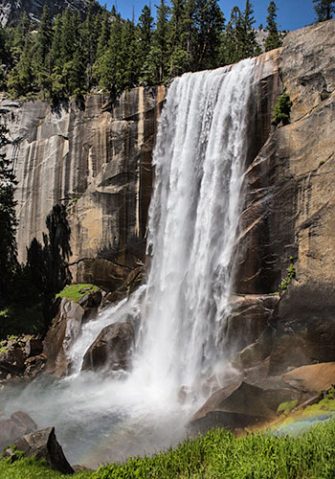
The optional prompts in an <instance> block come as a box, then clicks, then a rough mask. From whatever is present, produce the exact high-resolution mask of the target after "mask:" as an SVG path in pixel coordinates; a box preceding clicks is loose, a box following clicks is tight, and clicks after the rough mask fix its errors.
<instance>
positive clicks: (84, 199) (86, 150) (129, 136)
mask: <svg viewBox="0 0 335 479" xmlns="http://www.w3.org/2000/svg"><path fill="white" fill-rule="evenodd" d="M164 92H165V90H164V88H163V87H159V88H157V89H151V88H150V89H144V88H137V89H134V90H132V91H129V92H126V93H124V94H123V95H122V97H121V98H120V101H119V102H118V104H117V105H116V106H115V107H113V108H112V107H111V105H110V102H109V100H108V98H107V97H104V96H103V95H92V96H89V97H87V98H86V101H85V102H84V103H82V104H76V103H75V102H71V103H70V104H68V105H64V106H62V107H61V108H59V110H57V111H52V110H51V109H50V107H49V106H48V105H47V104H46V103H43V102H27V103H23V104H19V103H17V102H13V101H3V102H2V103H1V113H2V115H3V116H4V118H5V121H6V123H7V126H8V128H9V130H10V140H11V141H12V144H11V145H10V147H9V150H8V156H9V157H11V158H13V161H14V164H15V171H16V175H17V180H18V182H19V184H18V188H17V192H16V198H17V201H18V206H17V214H18V220H19V228H18V247H19V257H20V259H23V258H24V257H25V252H26V246H27V245H29V243H30V241H31V239H32V238H33V237H34V236H36V237H37V238H39V239H41V237H42V232H43V231H45V218H46V215H47V214H48V212H49V211H50V209H51V208H52V206H53V205H54V204H55V203H57V202H59V201H61V200H63V201H66V202H67V204H68V207H69V213H70V222H71V228H72V250H73V257H72V262H73V271H74V276H75V279H76V280H79V281H95V282H97V283H98V284H100V285H102V286H106V287H107V288H114V287H115V288H116V287H118V286H120V284H121V283H122V280H123V279H124V278H125V277H126V276H127V275H128V273H129V271H130V269H131V268H132V267H133V266H135V265H136V262H137V261H138V260H142V261H143V260H144V253H145V239H144V237H145V232H146V223H147V212H148V205H149V201H150V195H151V184H152V169H151V153H152V149H153V144H154V141H155V134H156V128H157V120H158V117H159V113H160V110H161V107H162V102H163V99H164V95H165V93H164Z"/></svg>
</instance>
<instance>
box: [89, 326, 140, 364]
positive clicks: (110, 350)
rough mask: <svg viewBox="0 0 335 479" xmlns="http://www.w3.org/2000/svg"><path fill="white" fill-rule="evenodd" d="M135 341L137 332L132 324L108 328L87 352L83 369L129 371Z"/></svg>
mask: <svg viewBox="0 0 335 479" xmlns="http://www.w3.org/2000/svg"><path fill="white" fill-rule="evenodd" d="M134 339H135V331H134V327H133V325H132V324H131V323H130V322H124V323H114V324H111V325H109V326H107V327H106V328H104V329H103V330H102V331H101V333H100V334H99V336H98V337H97V339H96V340H95V341H94V343H93V344H92V345H91V346H90V348H89V349H88V351H87V352H86V354H85V356H84V360H83V366H82V369H83V370H98V369H101V368H106V369H109V370H119V369H128V368H129V366H130V357H131V350H132V346H133V344H134Z"/></svg>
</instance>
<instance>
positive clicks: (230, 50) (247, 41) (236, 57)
mask: <svg viewBox="0 0 335 479" xmlns="http://www.w3.org/2000/svg"><path fill="white" fill-rule="evenodd" d="M253 14H254V10H253V7H252V3H251V2H250V1H249V0H247V1H246V5H245V10H244V11H243V12H242V11H241V10H240V9H239V8H238V7H234V8H233V9H232V12H231V17H230V21H229V22H228V25H227V28H226V31H225V33H224V35H223V38H222V44H221V61H222V62H223V63H236V62H238V61H240V60H242V59H243V58H248V57H253V56H255V55H258V54H259V53H261V49H260V46H259V45H258V43H257V41H256V33H255V30H254V24H255V19H254V16H253Z"/></svg>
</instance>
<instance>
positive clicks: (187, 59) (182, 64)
mask: <svg viewBox="0 0 335 479" xmlns="http://www.w3.org/2000/svg"><path fill="white" fill-rule="evenodd" d="M189 21H190V10H189V2H187V0H172V9H171V20H170V48H171V56H170V65H169V76H171V77H174V76H177V75H181V74H182V73H183V72H185V71H187V70H190V69H191V65H192V56H191V52H190V49H189V46H190V45H189V43H188V38H190V37H189V34H190V30H189V26H190V25H189ZM192 24H193V19H192Z"/></svg>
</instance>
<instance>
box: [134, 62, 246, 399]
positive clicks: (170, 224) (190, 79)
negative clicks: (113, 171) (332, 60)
mask: <svg viewBox="0 0 335 479" xmlns="http://www.w3.org/2000/svg"><path fill="white" fill-rule="evenodd" d="M253 68H254V61H253V60H246V61H243V62H240V63H239V64H238V65H236V66H234V67H233V68H231V67H227V68H221V69H218V70H214V71H210V72H208V71H205V72H199V73H194V74H186V75H183V76H182V77H181V78H178V79H176V80H175V81H174V82H173V84H172V86H171V87H170V89H169V92H168V95H167V101H166V106H165V109H164V112H163V116H162V120H161V125H160V131H159V134H158V139H157V146H156V150H155V154H154V165H155V167H156V184H155V191H154V196H153V200H152V204H151V210H150V223H149V242H148V252H149V253H150V254H151V255H152V256H153V258H152V265H151V268H150V273H149V278H148V285H147V293H146V299H145V311H144V319H143V331H142V339H141V344H140V348H141V349H140V353H139V354H140V357H139V359H138V364H137V365H136V366H137V367H139V368H140V369H145V365H148V367H149V369H150V373H149V374H150V377H151V380H152V381H153V382H154V383H157V384H160V387H161V388H162V389H166V388H169V389H170V390H171V388H178V387H180V385H185V386H187V387H191V388H192V389H193V388H195V389H197V387H198V385H199V381H200V380H201V377H202V376H203V377H207V379H208V377H209V375H210V373H211V369H213V366H214V365H215V362H216V361H217V360H219V359H221V358H222V354H223V351H217V350H216V348H215V345H216V344H215V343H216V338H217V337H218V328H219V327H220V325H222V322H223V321H224V319H225V316H226V314H227V313H228V299H229V296H230V293H231V288H232V281H233V274H232V273H233V263H234V261H233V260H234V257H233V251H234V245H235V243H236V236H237V231H238V222H239V213H240V208H241V189H242V182H243V168H244V164H245V160H246V154H247V140H246V138H247V126H248V124H247V119H248V108H247V106H248V101H249V97H250V93H251V86H252V78H253Z"/></svg>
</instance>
